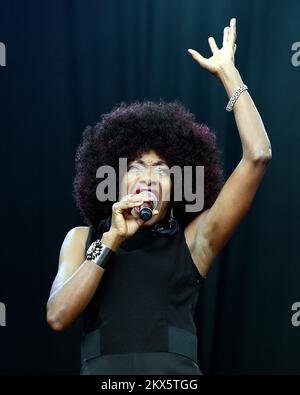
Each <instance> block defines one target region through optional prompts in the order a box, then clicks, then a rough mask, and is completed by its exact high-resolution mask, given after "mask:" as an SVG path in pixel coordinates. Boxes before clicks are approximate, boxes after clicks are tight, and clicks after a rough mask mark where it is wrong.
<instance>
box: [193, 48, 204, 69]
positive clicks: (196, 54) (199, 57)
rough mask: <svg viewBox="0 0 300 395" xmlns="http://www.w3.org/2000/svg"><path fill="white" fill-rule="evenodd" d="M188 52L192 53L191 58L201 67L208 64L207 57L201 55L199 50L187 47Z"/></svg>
mask: <svg viewBox="0 0 300 395" xmlns="http://www.w3.org/2000/svg"><path fill="white" fill-rule="evenodd" d="M188 53H189V54H190V55H192V58H193V59H195V60H196V61H197V62H198V63H199V64H200V65H201V66H202V67H206V66H207V65H208V59H206V58H205V57H204V56H202V55H201V54H200V53H199V52H197V51H195V50H194V49H188Z"/></svg>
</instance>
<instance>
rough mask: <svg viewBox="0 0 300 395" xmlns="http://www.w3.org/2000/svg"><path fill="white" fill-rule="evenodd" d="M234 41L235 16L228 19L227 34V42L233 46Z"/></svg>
mask: <svg viewBox="0 0 300 395" xmlns="http://www.w3.org/2000/svg"><path fill="white" fill-rule="evenodd" d="M235 41H236V18H231V19H230V30H229V35H228V42H229V43H230V44H231V45H232V46H234V43H235Z"/></svg>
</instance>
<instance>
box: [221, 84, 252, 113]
mask: <svg viewBox="0 0 300 395" xmlns="http://www.w3.org/2000/svg"><path fill="white" fill-rule="evenodd" d="M246 89H248V86H247V85H245V84H243V85H242V86H240V87H239V88H238V89H237V90H236V91H235V92H234V94H233V95H232V96H231V98H230V100H229V102H228V104H227V106H226V111H229V112H230V111H232V108H233V105H234V103H235V102H236V101H237V98H238V97H239V96H240V94H241V93H242V92H243V91H244V90H246Z"/></svg>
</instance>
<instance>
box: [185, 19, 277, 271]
mask: <svg viewBox="0 0 300 395" xmlns="http://www.w3.org/2000/svg"><path fill="white" fill-rule="evenodd" d="M235 40H236V21H235V19H234V18H233V19H231V21H230V27H228V26H227V27H225V28H224V36H223V47H222V48H221V49H219V48H218V47H217V45H216V43H215V40H214V39H213V37H209V39H208V41H209V45H210V48H211V50H212V52H213V56H212V57H211V58H209V59H206V58H204V57H203V56H202V55H200V54H199V53H198V52H197V51H194V50H189V52H190V53H191V54H192V56H193V58H194V59H195V60H196V61H197V62H198V63H199V64H200V65H201V66H202V67H203V68H205V69H207V70H208V71H210V72H211V73H213V74H214V75H216V76H217V77H218V78H219V80H220V81H221V82H222V84H223V86H224V88H225V90H226V92H227V95H228V98H230V97H231V96H232V94H233V93H234V92H235V90H236V89H237V88H239V87H240V86H241V85H243V81H242V79H241V76H240V73H239V72H238V70H237V68H236V67H235V65H234V54H235V50H236V44H235ZM233 113H234V117H235V120H236V124H237V128H238V132H239V135H240V139H241V144H242V151H243V155H242V158H241V160H240V162H239V163H238V165H237V167H236V168H235V169H234V171H233V172H232V174H231V175H230V177H229V178H228V179H227V181H226V183H225V184H224V186H223V188H222V190H221V192H220V193H219V195H218V197H217V199H216V201H215V202H214V204H213V206H212V207H211V208H209V209H207V210H206V211H205V212H203V213H201V214H200V215H199V216H198V217H196V218H195V219H194V220H193V221H192V222H191V223H190V224H189V225H188V227H187V234H189V235H190V237H191V238H192V240H193V242H192V243H191V245H192V251H191V252H192V256H193V258H194V260H195V261H196V264H197V266H198V269H199V271H200V273H201V274H203V275H205V274H206V273H207V271H208V270H209V267H210V265H211V263H212V262H213V260H214V258H215V257H216V256H217V255H218V253H219V252H220V251H221V249H222V248H223V247H224V245H225V244H226V243H227V241H228V240H229V238H230V236H231V235H232V234H233V232H234V230H235V229H236V227H237V226H238V224H239V223H240V222H241V220H242V219H243V217H244V216H245V214H246V213H247V211H248V209H249V207H250V205H251V203H252V201H253V198H254V196H255V193H256V191H257V189H258V186H259V184H260V181H261V179H262V176H263V175H264V173H265V171H266V168H267V164H268V163H269V162H270V160H271V158H272V151H271V144H270V141H269V138H268V135H267V133H266V130H265V128H264V125H263V122H262V119H261V117H260V115H259V113H258V111H257V108H256V107H255V104H254V102H253V100H252V98H251V96H250V94H249V92H248V91H247V90H245V91H243V92H242V93H241V95H240V96H239V97H238V99H237V101H236V102H235V104H234V106H233Z"/></svg>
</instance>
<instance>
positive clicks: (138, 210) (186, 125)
mask: <svg viewBox="0 0 300 395" xmlns="http://www.w3.org/2000/svg"><path fill="white" fill-rule="evenodd" d="M235 41H236V20H235V19H234V18H233V19H231V21H230V26H227V27H225V29H224V35H223V45H222V48H221V49H219V48H218V47H217V45H216V43H215V40H214V39H213V38H212V37H210V38H209V39H208V42H209V45H210V48H211V51H212V56H211V57H210V58H208V59H207V58H204V57H203V56H202V55H200V53H198V52H197V51H194V50H189V53H190V54H191V55H192V57H193V58H194V59H195V60H196V61H197V62H198V63H199V64H200V66H202V67H203V68H204V69H206V70H208V71H209V72H211V73H213V74H214V75H215V76H216V77H218V78H219V80H220V81H221V82H222V84H223V85H224V88H225V90H226V92H227V94H228V98H229V102H228V106H227V109H228V111H231V109H233V113H234V116H235V120H236V123H237V128H238V131H239V135H240V139H241V144H242V158H241V160H240V162H239V163H238V165H237V167H236V168H235V170H234V171H233V173H232V174H231V175H230V177H229V178H228V179H227V181H226V182H224V178H223V170H222V166H221V161H220V151H219V149H218V148H217V145H216V136H215V134H214V133H213V131H212V130H210V129H209V128H208V127H207V126H206V125H205V124H199V123H197V122H195V116H194V115H193V114H191V113H190V112H189V111H188V110H187V109H186V108H185V107H184V106H183V105H181V104H180V103H179V102H177V101H176V102H173V103H166V102H164V101H162V100H161V101H160V102H159V103H153V102H151V101H144V102H134V103H132V104H130V105H126V104H125V103H121V104H120V105H119V106H118V107H116V108H115V109H113V111H111V112H110V113H108V114H105V115H103V116H102V119H101V121H100V122H99V123H98V124H96V125H95V126H93V127H91V126H88V127H87V128H86V129H85V131H84V133H83V136H82V141H81V143H80V146H79V147H78V150H77V153H76V175H75V178H74V187H73V191H74V198H75V201H76V204H77V207H78V208H79V209H80V211H81V213H82V215H83V217H84V220H85V224H86V225H87V226H79V227H75V228H73V229H71V230H70V231H69V232H68V233H67V235H66V237H65V240H64V241H63V244H62V247H61V250H60V255H59V267H58V273H57V275H56V278H55V280H54V283H53V285H52V288H51V293H50V297H49V300H48V304H47V321H48V323H49V325H50V326H51V327H52V328H53V329H54V330H56V331H61V330H64V329H65V328H67V327H68V326H69V325H70V324H71V323H72V322H74V320H75V319H76V318H77V317H79V316H80V315H81V314H82V316H83V333H82V343H81V356H82V368H81V372H80V374H196V375H201V374H202V372H201V370H200V368H199V366H198V360H197V332H196V326H195V323H194V312H195V306H196V303H197V300H198V294H199V289H200V287H201V286H202V285H203V283H204V281H205V278H206V276H207V273H208V271H209V268H210V266H211V264H212V263H213V261H214V259H215V258H216V256H217V255H218V254H219V253H220V251H221V250H222V248H223V247H224V245H225V244H226V243H227V241H228V240H229V238H230V237H231V235H232V234H233V232H234V230H235V229H236V228H237V226H238V224H239V223H240V222H241V220H242V219H243V217H244V216H245V214H246V213H247V210H248V209H249V207H250V205H251V202H252V201H253V198H254V196H255V193H256V191H257V189H258V186H259V184H260V181H261V179H262V177H263V175H264V173H265V171H266V168H267V165H268V163H269V162H270V159H271V157H272V154H271V145H270V141H269V139H268V136H267V133H266V131H265V128H264V125H263V122H262V120H261V117H260V115H259V113H258V111H257V109H256V107H255V105H254V103H253V101H252V99H251V97H250V95H249V93H248V90H247V86H246V85H244V83H243V81H242V79H241V77H240V74H239V72H238V70H237V68H236V67H235V64H234V54H235V50H236V44H235ZM120 158H126V160H127V165H126V168H125V172H124V174H122V176H121V175H120V174H119V173H118V169H119V165H120ZM104 166H106V167H105V169H106V168H107V167H109V168H111V169H115V170H116V173H117V176H116V179H115V180H114V182H110V183H109V184H108V185H107V187H108V190H109V189H110V188H111V187H112V186H113V184H114V186H115V190H116V194H115V195H114V196H117V198H115V199H106V201H105V200H104V199H102V200H101V198H99V183H100V179H99V177H97V176H96V175H97V174H98V172H97V171H98V169H99V168H100V169H103V168H104ZM196 166H203V169H204V191H203V194H204V203H203V206H202V207H201V209H200V210H199V209H198V210H187V209H186V208H187V204H188V203H189V200H188V198H187V197H186V194H185V192H186V191H185V190H184V189H185V186H186V185H188V183H185V182H184V180H185V181H188V180H187V178H186V177H187V176H186V173H185V171H184V170H185V169H190V168H196ZM174 167H176V168H177V170H178V169H179V170H181V173H180V174H181V175H182V176H183V177H182V180H181V181H182V183H181V185H182V190H183V192H184V193H183V194H182V199H181V200H180V199H175V198H174V197H175V193H176V192H178V187H176V188H177V189H176V188H175V184H176V185H178V183H177V181H178V173H176V174H175V173H173V172H171V169H173V168H174ZM176 177H177V178H176ZM190 179H191V180H192V185H191V191H193V192H195V191H196V190H197V191H198V186H199V185H197V184H198V181H197V180H198V179H197V177H196V176H195V172H193V173H192V177H190ZM196 181H197V182H196ZM175 189H176V190H175ZM179 189H180V188H179ZM142 214H143V215H142ZM144 214H145V215H149V217H146V216H144Z"/></svg>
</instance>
